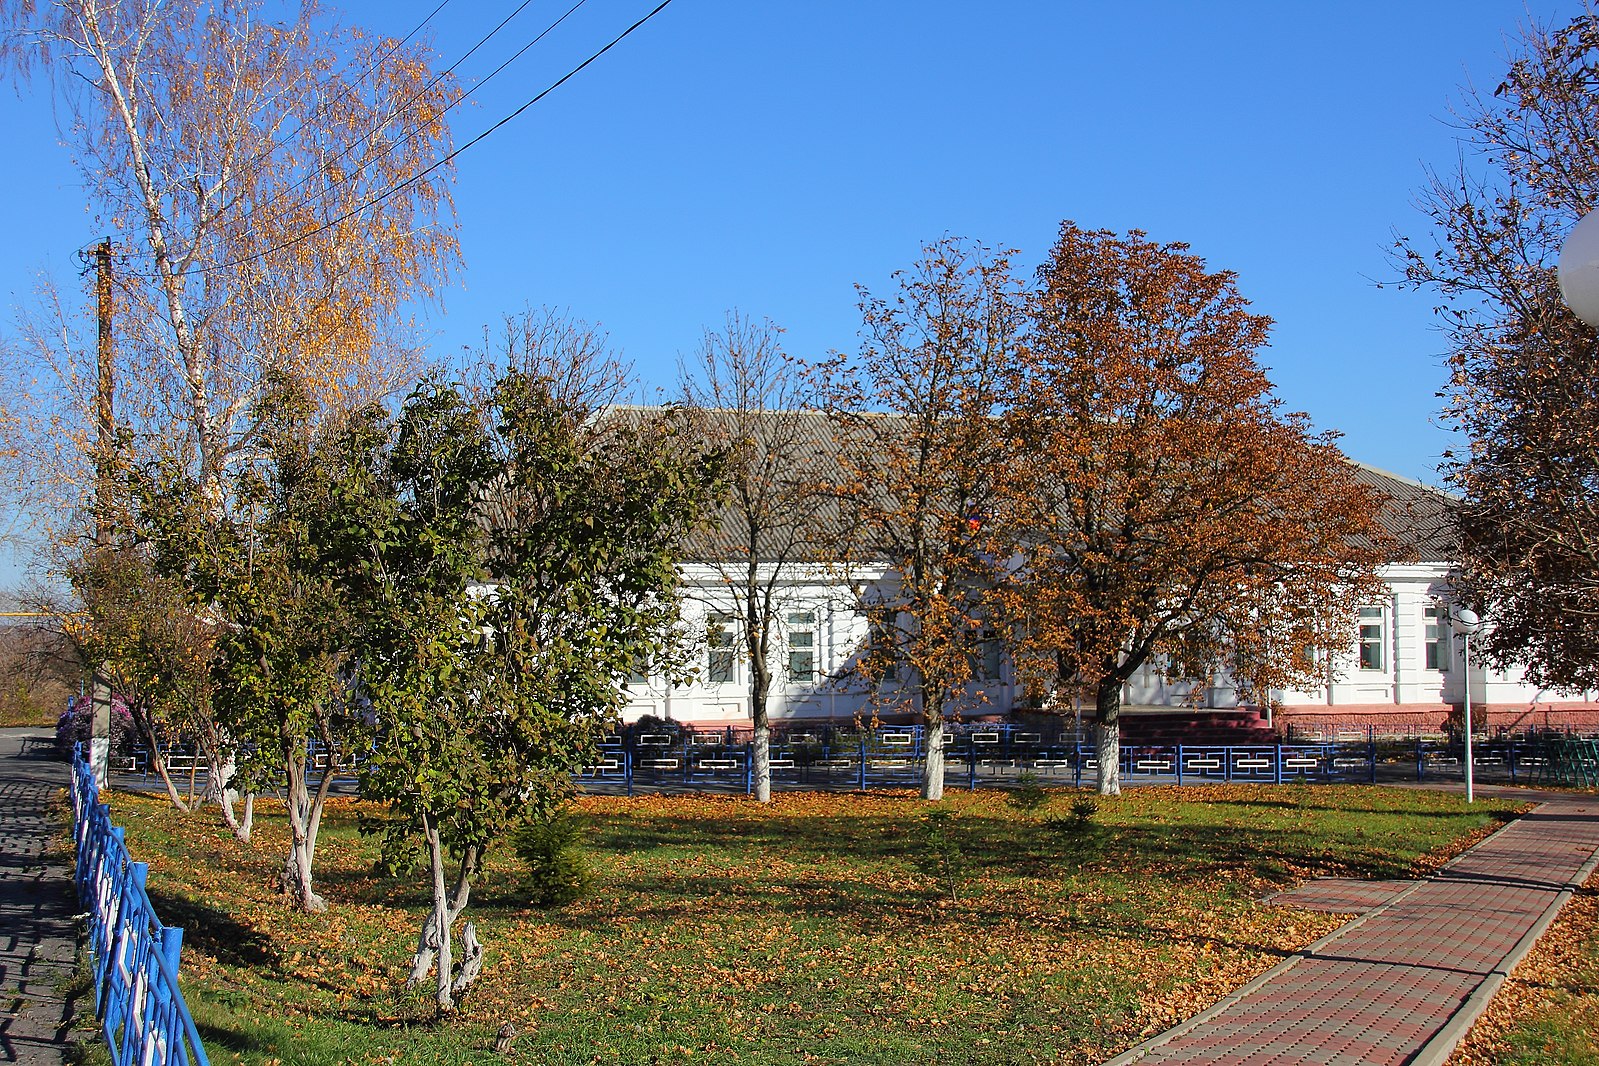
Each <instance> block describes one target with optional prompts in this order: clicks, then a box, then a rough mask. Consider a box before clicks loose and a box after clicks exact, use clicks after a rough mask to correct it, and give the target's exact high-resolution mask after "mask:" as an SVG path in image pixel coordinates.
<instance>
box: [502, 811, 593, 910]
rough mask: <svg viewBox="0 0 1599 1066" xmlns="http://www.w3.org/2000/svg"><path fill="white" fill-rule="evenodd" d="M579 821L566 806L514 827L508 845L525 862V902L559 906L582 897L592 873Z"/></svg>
mask: <svg viewBox="0 0 1599 1066" xmlns="http://www.w3.org/2000/svg"><path fill="white" fill-rule="evenodd" d="M582 840H583V823H582V822H581V821H580V820H579V819H578V817H577V816H576V815H575V814H573V813H572V811H571V810H570V809H568V808H566V807H558V808H556V809H555V810H553V811H551V812H550V813H549V814H548V815H547V816H545V817H544V818H541V819H538V820H537V821H533V822H530V823H528V824H527V825H525V826H523V827H522V828H521V829H519V830H517V832H516V835H515V836H514V837H513V838H512V846H513V847H515V849H516V853H517V855H518V856H520V857H521V859H522V861H523V862H525V863H526V864H527V901H528V903H529V904H530V905H532V906H534V907H560V906H564V905H566V904H568V903H571V902H573V901H574V900H578V899H582V898H583V896H584V895H585V894H586V893H587V892H588V889H589V883H590V882H591V881H592V880H593V878H594V875H593V873H592V872H591V871H590V870H589V866H588V862H587V861H586V860H585V859H584V857H583V851H582Z"/></svg>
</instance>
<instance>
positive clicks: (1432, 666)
mask: <svg viewBox="0 0 1599 1066" xmlns="http://www.w3.org/2000/svg"><path fill="white" fill-rule="evenodd" d="M1454 639H1455V633H1454V629H1453V627H1451V626H1450V624H1449V608H1448V607H1446V606H1444V605H1443V604H1441V603H1429V604H1423V605H1422V608H1421V656H1422V658H1421V662H1422V665H1423V666H1424V667H1426V668H1427V669H1428V670H1432V671H1435V672H1437V673H1446V672H1448V671H1449V670H1450V669H1451V667H1452V666H1453V661H1454V655H1453V652H1454V647H1453V645H1454Z"/></svg>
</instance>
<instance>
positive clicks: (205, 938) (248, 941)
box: [148, 888, 278, 969]
mask: <svg viewBox="0 0 1599 1066" xmlns="http://www.w3.org/2000/svg"><path fill="white" fill-rule="evenodd" d="M148 892H149V895H150V902H151V904H152V905H154V907H155V912H156V913H157V914H159V915H161V919H162V921H164V922H167V923H168V924H171V925H176V926H181V927H182V928H183V940H184V947H186V948H189V947H192V948H194V949H195V950H197V951H202V952H204V953H205V954H207V955H210V956H211V957H212V958H214V959H216V960H217V961H218V962H223V963H226V964H228V965H230V966H249V967H271V968H273V969H276V968H277V967H278V950H277V948H276V947H275V946H274V945H273V943H272V938H271V937H269V936H267V935H266V934H265V933H262V932H260V931H259V930H256V929H252V928H251V927H250V926H248V925H245V924H244V923H242V922H240V921H238V920H237V919H236V918H234V917H233V915H231V914H229V913H228V912H227V911H223V910H218V909H217V908H215V907H211V906H208V905H206V904H204V903H199V902H197V901H195V900H193V899H191V898H189V897H188V896H183V895H177V894H173V893H169V892H163V891H161V890H160V889H158V888H150V889H149V890H148Z"/></svg>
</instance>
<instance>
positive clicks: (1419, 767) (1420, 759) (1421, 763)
mask: <svg viewBox="0 0 1599 1066" xmlns="http://www.w3.org/2000/svg"><path fill="white" fill-rule="evenodd" d="M1425 763H1426V756H1425V755H1424V754H1423V753H1422V750H1421V738H1420V737H1417V738H1416V780H1417V781H1420V780H1421V779H1422V778H1423V777H1425V776H1426V765H1425Z"/></svg>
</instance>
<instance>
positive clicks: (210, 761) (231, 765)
mask: <svg viewBox="0 0 1599 1066" xmlns="http://www.w3.org/2000/svg"><path fill="white" fill-rule="evenodd" d="M198 746H199V747H202V748H204V749H205V760H206V764H207V766H208V767H209V772H207V774H206V786H205V798H206V799H211V800H215V801H216V805H217V807H218V809H219V810H221V812H222V824H223V825H225V826H227V827H228V830H229V831H230V832H232V834H233V835H234V837H235V838H237V839H238V841H239V843H241V844H248V843H249V842H250V827H251V824H252V822H253V821H254V820H255V796H254V794H251V796H250V797H249V799H248V800H247V801H246V803H245V808H244V819H243V820H242V821H241V820H240V819H239V816H238V813H237V812H236V811H235V810H234V804H236V803H237V802H238V800H239V793H238V791H237V790H236V789H234V787H233V778H234V776H235V774H236V772H237V763H236V761H235V758H234V753H233V749H232V747H231V746H229V747H228V748H227V749H226V750H225V751H224V748H223V745H222V744H221V743H220V742H219V741H218V740H217V738H216V737H214V736H213V737H211V739H209V740H205V741H201V742H200V744H199V745H198Z"/></svg>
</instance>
